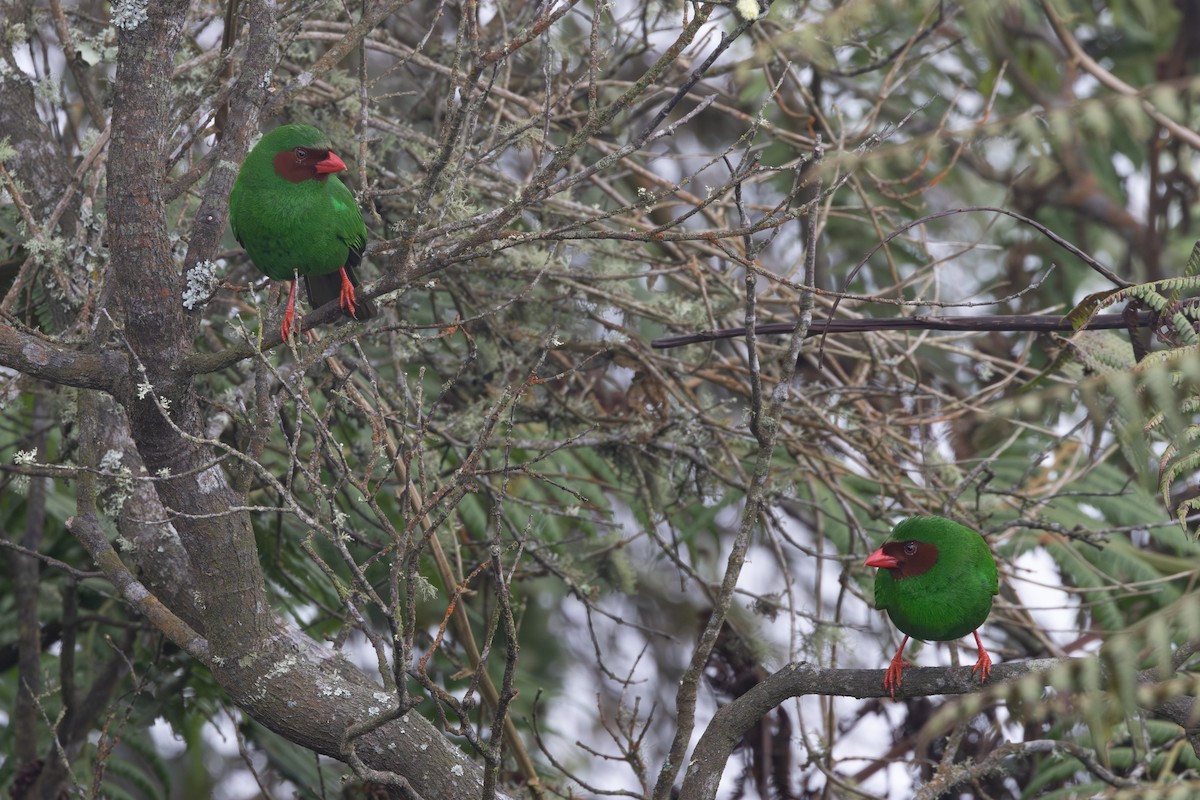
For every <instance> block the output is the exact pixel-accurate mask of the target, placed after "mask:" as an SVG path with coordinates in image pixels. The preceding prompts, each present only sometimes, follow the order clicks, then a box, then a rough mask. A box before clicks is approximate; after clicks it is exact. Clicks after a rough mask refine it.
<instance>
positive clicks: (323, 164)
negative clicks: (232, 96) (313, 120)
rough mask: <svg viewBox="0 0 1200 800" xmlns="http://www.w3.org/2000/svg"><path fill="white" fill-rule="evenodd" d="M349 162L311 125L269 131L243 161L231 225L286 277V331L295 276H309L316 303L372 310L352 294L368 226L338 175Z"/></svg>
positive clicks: (253, 255)
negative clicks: (334, 301) (335, 300)
mask: <svg viewBox="0 0 1200 800" xmlns="http://www.w3.org/2000/svg"><path fill="white" fill-rule="evenodd" d="M345 169H346V163H345V162H344V161H342V159H340V158H338V155H337V153H335V152H333V145H332V144H331V143H330V141H329V137H327V136H326V135H325V134H324V133H322V132H321V131H320V130H318V129H317V128H314V127H313V126H311V125H283V126H281V127H278V128H276V129H275V130H273V131H271V132H270V133H268V134H267V135H266V136H264V137H263V138H262V139H261V140H259V142H258V144H256V145H255V146H254V149H253V150H251V151H250V154H249V155H248V156H246V161H245V162H244V163H243V164H242V168H241V170H240V171H239V172H238V176H237V180H235V181H234V183H233V191H232V192H230V194H229V223H230V226H231V227H232V228H233V235H234V237H235V238H236V239H237V240H238V243H239V244H240V245H241V246H242V247H244V248H246V252H247V253H248V254H249V255H250V260H251V261H253V262H254V266H256V267H258V268H259V270H261V271H262V272H263V273H264V274H265V275H266V276H267V277H269V278H271V279H272V280H277V281H287V282H288V300H287V309H286V310H285V311H284V313H283V324H282V325H281V326H280V330H279V332H280V334H281V335H282V336H283V339H284V341H286V340H287V338H288V334H289V333H291V330H292V325H293V321H294V319H295V315H296V282H295V279H296V276H297V275H303V276H304V285H305V287H306V288H307V290H308V302H309V304H310V305H311V306H312V307H313V308H318V307H320V306H323V305H324V304H325V303H327V302H330V301H332V300H333V299H335V298H336V299H337V301H338V304H339V305H340V306H341V308H342V311H343V312H345V313H346V314H349V315H350V316H351V317H353V318H354V319H359V320H365V319H370V318H371V316H372V314H373V313H374V312H373V309H372V307H371V305H370V303H369V302H367V301H365V300H360V299H359V298H358V297H357V296H356V295H355V292H354V287H355V286H357V285H358V278H357V276H355V274H354V269H353V268H354V267H357V266H358V265H359V264H360V263H361V262H362V255H363V249H364V248H365V247H366V245H367V226H366V225H364V224H363V218H362V213H361V212H360V211H359V210H358V204H357V203H355V202H354V195H352V194H350V190H349V189H347V188H346V185H345V184H343V183H342V182H341V181H340V180H338V178H337V175H336V173H338V172H342V171H344V170H345Z"/></svg>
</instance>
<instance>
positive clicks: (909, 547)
mask: <svg viewBox="0 0 1200 800" xmlns="http://www.w3.org/2000/svg"><path fill="white" fill-rule="evenodd" d="M916 554H917V543H916V542H905V543H904V555H906V556H915V555H916Z"/></svg>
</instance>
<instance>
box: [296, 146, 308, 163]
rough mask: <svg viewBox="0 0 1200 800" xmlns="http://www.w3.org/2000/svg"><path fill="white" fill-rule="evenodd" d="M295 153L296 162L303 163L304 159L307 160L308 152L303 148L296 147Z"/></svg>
mask: <svg viewBox="0 0 1200 800" xmlns="http://www.w3.org/2000/svg"><path fill="white" fill-rule="evenodd" d="M295 153H296V159H297V160H298V161H303V160H304V159H306V158H308V151H307V150H305V149H304V148H303V147H297V148H296V150H295Z"/></svg>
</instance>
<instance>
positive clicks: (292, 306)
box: [279, 280, 296, 342]
mask: <svg viewBox="0 0 1200 800" xmlns="http://www.w3.org/2000/svg"><path fill="white" fill-rule="evenodd" d="M295 326H296V282H295V281H294V280H293V281H288V299H287V306H286V307H285V308H284V309H283V322H281V323H280V324H279V336H280V338H282V339H283V341H285V342H286V341H287V340H288V337H289V336H290V335H291V332H292V329H293V328H295Z"/></svg>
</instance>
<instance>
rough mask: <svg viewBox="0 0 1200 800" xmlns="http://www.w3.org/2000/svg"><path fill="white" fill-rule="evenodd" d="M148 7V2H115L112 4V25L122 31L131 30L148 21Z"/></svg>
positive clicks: (145, 0)
mask: <svg viewBox="0 0 1200 800" xmlns="http://www.w3.org/2000/svg"><path fill="white" fill-rule="evenodd" d="M149 5H150V2H149V0H116V2H115V3H113V4H112V24H113V25H115V26H116V27H118V28H121V29H122V30H127V31H131V30H133V29H134V28H136V27H137V26H138V25H141V24H142V23H143V22H145V21H146V20H147V19H148V17H147V16H146V8H147V7H148V6H149Z"/></svg>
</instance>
